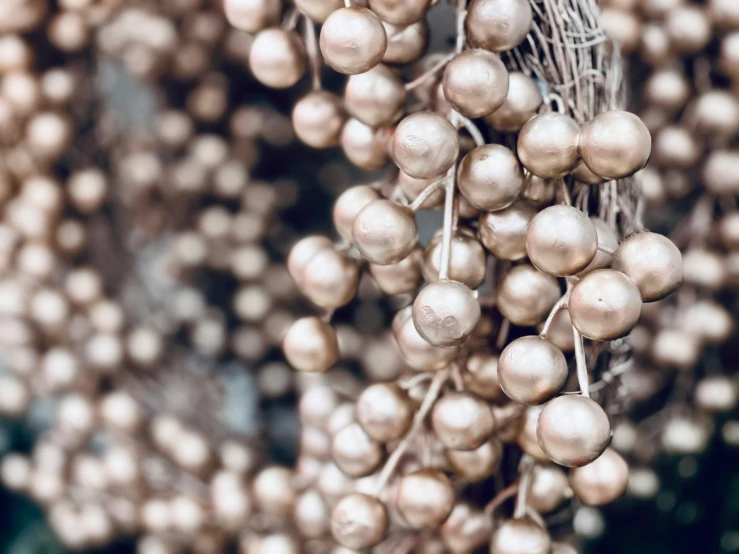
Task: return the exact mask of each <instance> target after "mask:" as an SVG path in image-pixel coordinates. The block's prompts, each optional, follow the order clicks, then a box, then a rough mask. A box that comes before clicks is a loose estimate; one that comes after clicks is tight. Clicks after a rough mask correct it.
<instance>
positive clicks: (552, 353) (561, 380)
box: [498, 336, 568, 405]
mask: <svg viewBox="0 0 739 554" xmlns="http://www.w3.org/2000/svg"><path fill="white" fill-rule="evenodd" d="M567 375H568V372H567V360H566V359H565V356H564V354H563V353H562V351H561V350H560V349H559V348H557V347H556V346H554V345H553V344H552V343H551V342H549V341H548V340H546V339H544V338H541V337H538V336H528V337H521V338H519V339H516V340H514V341H513V342H511V343H510V344H509V345H508V346H506V347H505V349H504V350H503V352H501V354H500V359H499V360H498V380H499V382H500V387H501V388H502V389H503V392H505V394H506V396H508V398H510V399H511V400H514V401H515V402H520V403H521V404H534V405H535V404H543V403H544V402H546V401H548V400H550V399H551V398H553V397H554V396H555V395H556V394H557V393H558V392H559V391H561V390H562V388H563V387H564V386H565V383H566V381H567Z"/></svg>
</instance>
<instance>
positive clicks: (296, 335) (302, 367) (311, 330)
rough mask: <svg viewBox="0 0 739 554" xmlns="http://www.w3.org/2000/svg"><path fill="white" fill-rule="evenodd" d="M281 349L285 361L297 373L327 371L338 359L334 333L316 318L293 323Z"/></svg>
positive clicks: (337, 347)
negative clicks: (297, 371)
mask: <svg viewBox="0 0 739 554" xmlns="http://www.w3.org/2000/svg"><path fill="white" fill-rule="evenodd" d="M282 348H283V350H284V352H285V357H286V358H287V361H288V362H290V365H292V366H293V367H294V368H295V369H297V370H299V371H308V372H311V373H315V372H319V373H320V372H324V371H328V370H329V369H330V368H331V367H332V366H333V365H334V364H335V363H336V361H337V360H338V358H339V344H338V342H337V340H336V332H335V331H334V330H333V328H332V327H331V325H329V324H328V323H326V322H325V321H322V320H321V319H319V318H317V317H304V318H302V319H299V320H297V321H296V322H295V323H293V324H292V325H291V326H290V329H288V331H287V334H286V335H285V340H284V341H283V342H282Z"/></svg>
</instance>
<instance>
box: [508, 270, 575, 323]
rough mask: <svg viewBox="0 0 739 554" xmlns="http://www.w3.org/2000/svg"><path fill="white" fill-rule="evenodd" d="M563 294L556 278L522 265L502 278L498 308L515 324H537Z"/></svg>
mask: <svg viewBox="0 0 739 554" xmlns="http://www.w3.org/2000/svg"><path fill="white" fill-rule="evenodd" d="M560 295H561V292H560V289H559V283H558V282H557V279H556V278H554V277H552V276H551V275H547V274H546V273H542V272H541V271H539V270H538V269H536V268H535V267H533V266H531V265H528V264H522V265H517V266H515V267H513V268H512V269H511V270H510V271H509V272H508V273H507V274H506V275H505V277H503V280H502V281H501V283H500V285H499V286H498V291H497V294H496V301H497V305H498V309H499V310H500V312H501V313H502V314H503V316H504V317H506V318H507V319H508V320H510V322H511V323H513V324H514V325H536V324H537V323H539V322H540V321H541V320H542V319H544V318H545V317H546V316H547V314H548V313H549V311H550V310H551V309H552V307H554V304H556V303H557V300H559V297H560Z"/></svg>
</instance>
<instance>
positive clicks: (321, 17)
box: [295, 0, 344, 23]
mask: <svg viewBox="0 0 739 554" xmlns="http://www.w3.org/2000/svg"><path fill="white" fill-rule="evenodd" d="M343 6H344V2H342V1H341V0H295V7H296V8H298V10H300V12H302V13H304V14H305V15H307V16H308V17H310V18H311V19H312V20H313V21H316V22H318V23H323V22H324V21H326V19H328V16H329V15H331V14H332V13H333V12H335V11H336V10H338V9H339V8H342V7H343Z"/></svg>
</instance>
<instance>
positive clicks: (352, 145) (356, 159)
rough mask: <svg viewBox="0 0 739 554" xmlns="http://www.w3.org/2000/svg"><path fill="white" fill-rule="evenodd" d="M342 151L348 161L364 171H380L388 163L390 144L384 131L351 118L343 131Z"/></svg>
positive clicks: (340, 138) (340, 140)
mask: <svg viewBox="0 0 739 554" xmlns="http://www.w3.org/2000/svg"><path fill="white" fill-rule="evenodd" d="M339 143H340V144H341V149H342V150H343V151H344V155H345V156H346V157H347V158H348V160H349V161H350V162H351V163H353V164H354V165H356V166H357V167H360V168H362V169H369V170H373V169H380V168H383V167H385V165H386V164H387V161H388V151H387V148H388V143H387V137H386V136H385V134H384V132H383V130H382V129H380V130H376V129H373V128H372V127H370V126H369V125H365V124H364V123H362V122H361V121H359V120H358V119H354V118H349V119H348V120H347V122H346V123H345V124H344V127H343V128H342V129H341V137H339Z"/></svg>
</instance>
